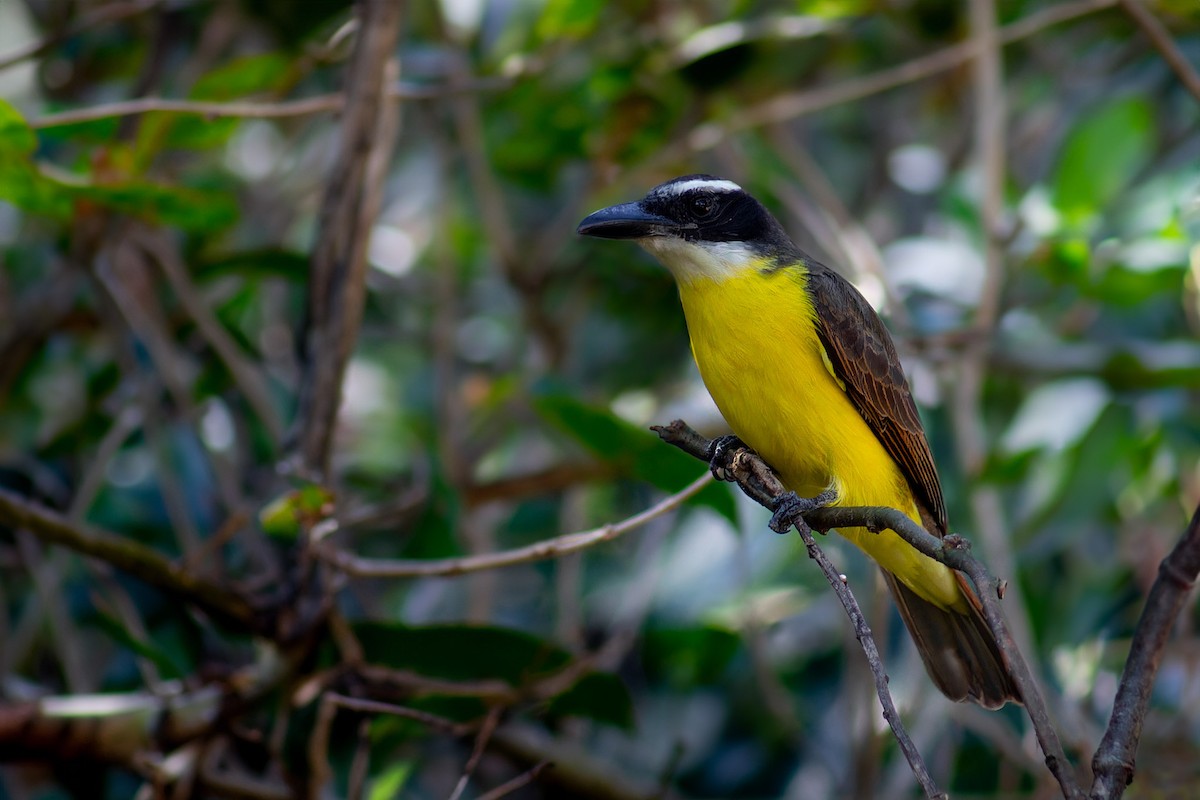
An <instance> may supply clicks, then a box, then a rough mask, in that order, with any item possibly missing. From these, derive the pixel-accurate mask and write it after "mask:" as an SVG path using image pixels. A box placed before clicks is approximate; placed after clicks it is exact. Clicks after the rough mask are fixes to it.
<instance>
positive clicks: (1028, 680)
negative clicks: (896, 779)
mask: <svg viewBox="0 0 1200 800" xmlns="http://www.w3.org/2000/svg"><path fill="white" fill-rule="evenodd" d="M654 430H655V431H657V432H658V435H659V436H660V437H662V439H663V441H665V442H667V443H669V444H672V445H674V446H676V447H678V448H679V449H680V450H683V451H684V452H685V453H688V454H689V455H691V456H694V457H695V458H698V459H700V460H701V461H704V462H705V463H707V462H708V453H709V445H710V444H711V443H710V441H709V440H708V439H706V438H705V437H703V436H701V435H700V434H699V433H697V432H696V431H694V430H693V429H692V428H690V427H688V425H687V424H686V423H684V422H683V421H682V420H675V421H674V422H672V423H671V424H670V425H665V426H656V427H655V428H654ZM733 464H734V469H733V475H732V477H733V478H734V480H735V481H736V483H737V484H738V486H739V487H740V488H741V489H742V491H743V492H745V493H746V495H747V496H748V497H750V498H751V499H752V500H754V501H755V502H757V503H759V504H761V505H763V506H765V507H767V508H774V506H775V500H776V499H777V498H779V497H781V496H783V495H784V494H785V493H786V490H785V489H784V486H783V484H782V483H780V481H779V478H778V477H777V476H776V475H775V473H774V472H773V471H772V470H771V468H770V467H769V466H768V465H767V464H766V462H764V461H763V460H762V459H761V458H759V456H758V455H757V454H755V453H754V452H753V451H751V450H742V451H741V452H740V453H738V454H737V455H736V456H735V458H734V460H733ZM803 516H804V521H805V522H806V523H807V524H808V525H809V526H810V527H811V528H812V529H813V530H818V531H829V530H832V529H834V528H866V529H867V530H871V531H876V532H878V531H884V530H892V531H894V532H895V533H896V535H898V536H899V537H900V538H901V539H903V540H904V541H906V542H908V543H909V544H910V545H912V546H913V547H915V548H917V550H919V551H920V552H922V553H924V554H925V555H927V556H929V557H930V558H933V559H935V560H937V561H940V562H941V563H943V564H945V565H946V566H948V567H951V568H952V569H956V570H959V571H960V572H964V573H966V574H967V575H968V576H970V578H971V580H972V581H973V582H974V583H975V586H976V588H977V589H978V593H979V599H980V601H981V602H982V604H983V611H984V616H985V618H986V619H987V622H988V627H989V628H990V629H991V631H992V633H993V635H994V636H995V637H996V641H997V644H998V645H999V647H1000V650H1001V653H1002V654H1003V655H1004V658H1005V665H1006V666H1007V667H1008V669H1009V672H1010V673H1011V674H1012V677H1013V681H1014V682H1015V683H1016V684H1017V688H1018V690H1019V691H1020V693H1021V699H1022V701H1023V702H1024V703H1025V709H1026V711H1027V712H1028V714H1029V719H1030V721H1031V722H1032V723H1033V728H1034V732H1035V733H1036V735H1037V739H1038V743H1039V744H1040V745H1041V747H1042V752H1043V753H1044V754H1045V757H1046V766H1047V767H1048V768H1049V769H1050V772H1051V773H1052V774H1053V775H1054V777H1055V778H1056V779H1057V780H1058V783H1059V786H1060V787H1062V791H1063V795H1064V797H1068V798H1076V797H1081V796H1082V792H1081V790H1080V789H1079V786H1078V783H1077V781H1076V779H1075V776H1074V774H1073V772H1072V769H1071V764H1070V762H1069V761H1068V760H1067V757H1066V754H1065V753H1064V752H1063V749H1062V745H1061V744H1060V742H1059V739H1058V734H1057V732H1056V731H1055V730H1054V727H1053V725H1052V724H1051V723H1050V716H1049V714H1048V713H1047V711H1046V704H1045V700H1044V699H1043V698H1042V694H1041V691H1040V690H1039V689H1038V686H1037V684H1036V683H1035V682H1034V680H1033V677H1032V675H1031V674H1030V672H1029V667H1028V666H1027V665H1026V664H1025V659H1024V657H1023V656H1022V655H1021V651H1020V649H1019V648H1018V647H1017V646H1016V644H1015V643H1014V642H1013V638H1012V635H1011V634H1010V633H1009V631H1008V626H1007V624H1006V623H1005V621H1004V614H1003V612H1002V611H1001V610H1000V605H999V599H1000V597H1001V595H1002V594H1003V592H1004V586H1005V584H1004V583H1002V582H1000V581H998V580H997V579H996V578H995V577H993V576H992V574H991V573H990V572H989V571H988V569H987V567H985V566H984V565H983V564H982V563H981V562H980V561H979V560H978V559H976V558H974V557H973V556H971V554H970V544H969V543H968V542H966V541H965V540H964V539H963V538H962V537H961V536H958V535H955V534H951V535H949V536H946V537H945V538H942V539H939V538H938V537H936V536H934V535H933V534H931V533H929V532H928V531H926V530H925V529H924V528H922V527H920V526H919V525H917V524H916V523H915V522H913V521H912V520H911V519H909V518H908V516H907V515H905V514H904V513H902V512H900V511H898V510H896V509H894V508H884V507H855V508H849V507H834V506H827V507H824V508H817V509H814V510H812V511H809V512H807V513H805V514H804V515H803ZM856 632H857V631H856ZM881 702H882V698H881ZM889 722H890V720H889ZM894 730H895V728H894V727H893V731H894Z"/></svg>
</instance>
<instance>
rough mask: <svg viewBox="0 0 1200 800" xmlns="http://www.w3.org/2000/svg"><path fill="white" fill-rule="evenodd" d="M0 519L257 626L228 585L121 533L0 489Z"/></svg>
mask: <svg viewBox="0 0 1200 800" xmlns="http://www.w3.org/2000/svg"><path fill="white" fill-rule="evenodd" d="M0 522H3V523H5V524H7V525H10V526H11V527H13V528H21V529H24V530H27V531H29V532H30V533H32V534H33V535H34V536H36V537H37V538H38V539H39V540H41V541H43V542H50V543H51V544H57V545H61V546H63V547H66V548H69V549H71V550H74V551H75V552H77V553H82V554H83V555H86V556H91V557H92V558H98V559H100V560H101V561H104V562H106V563H108V564H111V565H112V566H114V567H116V568H117V569H120V570H122V571H124V572H127V573H129V574H130V575H133V576H134V577H135V578H138V579H140V580H142V581H144V582H145V583H148V584H149V585H151V586H154V587H157V588H159V589H161V590H163V591H165V592H167V593H169V594H172V595H174V596H176V597H179V598H182V599H183V600H185V601H187V602H189V603H191V604H192V605H194V606H196V607H197V608H199V609H201V610H203V611H204V612H205V613H207V614H209V615H210V616H212V617H214V618H215V619H218V620H220V621H223V622H225V623H227V624H230V625H232V626H233V627H235V628H237V629H239V630H243V631H256V630H259V629H260V628H261V627H262V621H260V620H259V619H257V615H256V613H255V610H254V609H253V608H252V607H251V606H250V604H249V603H247V602H246V601H245V600H244V599H243V598H241V597H240V596H238V595H237V594H235V593H233V592H231V591H230V589H229V587H227V586H220V585H218V584H215V583H210V582H209V581H206V580H203V579H201V578H197V577H196V576H194V575H193V574H191V573H190V572H189V571H188V570H186V569H184V568H183V567H180V566H178V565H176V564H174V563H172V562H171V561H170V560H169V559H167V557H166V556H163V555H162V554H160V553H157V552H155V551H154V550H151V549H149V548H147V547H145V546H144V545H141V544H138V543H137V542H135V541H132V540H130V539H128V538H125V537H123V536H118V535H117V534H114V533H108V532H105V531H98V530H95V529H87V528H84V527H76V526H74V525H72V524H70V523H69V522H68V521H67V520H66V519H64V518H63V517H61V516H60V515H59V514H57V513H56V512H54V511H52V510H50V509H48V508H45V507H44V506H40V505H38V504H37V503H33V502H31V501H29V500H27V499H26V498H23V497H21V496H20V495H17V494H14V493H12V492H9V491H7V490H6V489H0Z"/></svg>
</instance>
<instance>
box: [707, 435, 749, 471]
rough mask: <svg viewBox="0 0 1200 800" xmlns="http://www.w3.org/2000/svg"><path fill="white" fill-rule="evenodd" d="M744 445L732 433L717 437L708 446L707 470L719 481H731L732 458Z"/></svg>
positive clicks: (744, 447)
mask: <svg viewBox="0 0 1200 800" xmlns="http://www.w3.org/2000/svg"><path fill="white" fill-rule="evenodd" d="M745 449H748V448H747V447H746V443H745V442H743V441H742V440H741V439H739V438H738V437H737V436H735V435H734V434H732V433H728V434H725V435H724V436H718V437H717V438H715V439H713V440H712V441H711V442H709V445H708V453H707V455H708V468H709V470H711V471H712V474H713V477H714V478H716V479H717V480H719V481H731V480H733V458H734V456H735V455H737V453H738V451H739V450H745Z"/></svg>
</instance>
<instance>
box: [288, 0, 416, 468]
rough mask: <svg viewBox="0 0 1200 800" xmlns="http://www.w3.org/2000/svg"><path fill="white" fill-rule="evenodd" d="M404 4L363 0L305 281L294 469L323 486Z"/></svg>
mask: <svg viewBox="0 0 1200 800" xmlns="http://www.w3.org/2000/svg"><path fill="white" fill-rule="evenodd" d="M403 5H404V4H403V3H398V2H394V0H366V2H364V3H362V4H361V5H360V6H359V8H360V13H361V15H362V16H361V20H362V21H361V25H360V29H359V36H358V40H357V42H356V45H355V50H354V53H353V55H352V57H351V60H350V66H349V69H348V70H347V72H346V79H345V85H346V89H345V95H346V105H345V110H344V111H343V113H342V124H341V135H340V143H341V146H340V149H339V151H338V153H337V156H336V158H335V159H334V161H333V165H332V168H331V170H330V176H329V185H328V188H327V190H326V192H325V196H324V198H323V199H322V202H321V211H320V215H319V218H318V228H317V241H316V245H315V247H314V249H313V255H312V268H311V272H310V279H309V284H308V307H307V313H306V319H305V326H304V335H303V340H302V345H301V349H302V357H301V360H302V364H303V374H302V377H301V381H300V396H299V406H298V410H297V413H296V419H295V423H294V427H293V430H292V433H291V436H292V442H291V445H292V448H293V449H294V462H293V463H292V464H290V465H289V466H291V467H292V468H294V469H296V470H297V471H299V472H300V474H302V475H304V476H305V477H307V478H310V479H314V480H316V481H317V482H319V483H324V482H325V478H326V477H327V473H328V470H329V458H330V449H331V445H332V441H333V430H334V424H335V422H336V419H337V413H338V406H339V405H340V403H341V395H342V378H343V375H344V373H345V370H346V365H347V363H349V360H350V353H351V351H352V350H353V348H354V343H355V341H356V340H357V338H358V329H359V325H360V323H361V320H362V306H363V301H364V299H365V296H366V269H367V260H366V247H367V241H368V239H369V238H370V237H369V234H370V228H371V223H372V222H373V220H374V217H375V215H376V213H377V212H378V205H379V202H380V196H381V192H380V190H379V187H378V186H371V185H370V182H369V178H375V179H376V180H382V177H383V175H382V174H376V175H371V170H370V169H369V162H371V161H372V160H373V158H374V160H376V161H378V156H374V157H373V155H372V154H373V153H374V152H375V151H376V149H377V148H387V149H388V151H389V152H390V148H391V147H392V144H393V139H394V136H393V137H390V138H382V137H381V134H385V133H386V131H387V130H388V129H389V128H392V127H393V124H392V123H391V122H389V120H388V115H389V114H394V113H396V111H395V109H388V108H387V105H388V101H387V98H386V92H385V91H384V87H385V83H384V79H385V75H386V74H387V72H388V61H389V59H390V58H391V57H392V53H393V51H394V49H395V46H396V38H397V36H398V33H399V29H400V18H401V12H402V9H403Z"/></svg>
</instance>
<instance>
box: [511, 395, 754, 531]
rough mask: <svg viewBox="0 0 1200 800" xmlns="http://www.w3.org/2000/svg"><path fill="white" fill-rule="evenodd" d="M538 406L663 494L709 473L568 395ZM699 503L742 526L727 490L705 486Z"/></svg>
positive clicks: (545, 398)
mask: <svg viewBox="0 0 1200 800" xmlns="http://www.w3.org/2000/svg"><path fill="white" fill-rule="evenodd" d="M533 404H534V409H536V411H537V412H538V414H539V415H540V416H541V417H542V419H544V420H545V421H546V422H548V423H550V424H551V425H553V426H554V427H556V428H558V429H559V430H561V431H562V432H564V433H566V434H568V435H569V436H571V437H572V438H574V439H575V440H576V441H578V442H579V443H580V444H581V445H583V446H584V447H585V448H587V449H588V450H589V451H590V452H591V453H592V454H593V455H595V456H596V457H598V458H600V459H603V460H604V461H607V462H609V463H611V464H614V465H616V466H617V467H618V468H620V469H621V470H622V471H624V472H626V474H628V475H630V476H632V477H635V478H638V479H640V480H643V481H646V482H647V483H649V484H650V485H652V486H654V487H655V488H657V489H660V490H662V491H664V492H678V491H679V490H680V489H682V488H684V487H685V486H687V485H688V484H689V483H691V482H692V481H694V480H696V478H698V477H700V476H701V475H702V474H704V470H705V469H706V466H705V465H704V464H702V463H701V462H699V461H697V460H696V459H694V458H692V457H691V456H689V455H687V454H686V453H684V452H682V451H681V450H678V449H677V448H674V447H672V446H670V445H668V444H665V443H664V442H663V441H662V440H660V439H659V438H658V436H656V435H655V434H654V433H652V432H651V431H648V430H642V429H641V428H638V427H636V426H634V425H630V424H629V423H628V422H626V421H625V420H623V419H621V418H620V417H618V416H616V415H615V414H612V413H611V412H609V411H606V410H604V409H600V408H596V407H594V406H589V405H587V404H586V403H583V402H581V401H579V400H577V399H575V398H573V397H570V396H568V395H565V394H557V393H544V394H540V395H538V396H537V397H535V398H534V401H533ZM694 502H696V503H699V504H702V505H705V506H708V507H710V508H712V509H713V510H714V511H716V512H717V513H719V514H721V515H722V516H723V517H725V518H726V519H728V520H729V521H730V522H732V523H734V524H736V522H737V507H736V505H735V504H734V500H733V495H732V494H731V493H730V490H729V487H727V486H722V485H720V484H714V485H712V486H706V487H705V488H704V489H703V490H701V491H700V493H699V494H698V495H696V497H695V498H694Z"/></svg>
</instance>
